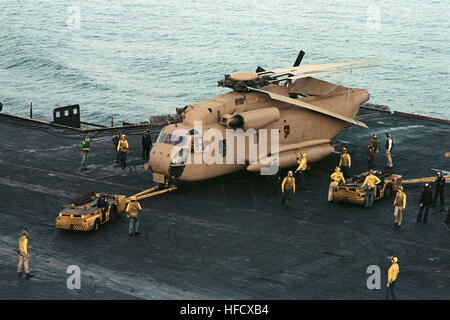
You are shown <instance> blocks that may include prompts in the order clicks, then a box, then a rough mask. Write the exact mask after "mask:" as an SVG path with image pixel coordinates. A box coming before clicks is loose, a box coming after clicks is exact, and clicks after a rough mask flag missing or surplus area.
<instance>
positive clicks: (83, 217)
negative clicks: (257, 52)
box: [56, 192, 127, 231]
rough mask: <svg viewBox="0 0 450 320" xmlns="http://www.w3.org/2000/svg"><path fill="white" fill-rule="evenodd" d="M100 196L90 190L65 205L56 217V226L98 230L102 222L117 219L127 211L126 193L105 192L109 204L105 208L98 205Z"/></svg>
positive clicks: (68, 228)
mask: <svg viewBox="0 0 450 320" xmlns="http://www.w3.org/2000/svg"><path fill="white" fill-rule="evenodd" d="M99 198H100V193H97V192H90V193H88V194H86V195H84V196H83V197H81V198H79V199H76V200H74V201H72V203H71V204H70V205H67V206H64V208H63V210H62V211H61V212H60V214H59V215H58V217H57V218H56V228H58V229H66V230H79V231H90V230H98V228H99V227H100V225H101V224H104V223H106V222H108V221H110V220H115V219H116V217H117V216H118V215H119V214H121V213H122V212H124V211H125V206H126V203H127V199H126V197H125V196H124V195H110V194H105V200H106V202H107V204H108V206H107V207H106V209H105V210H103V208H98V207H97V201H98V199H99ZM103 211H105V212H103Z"/></svg>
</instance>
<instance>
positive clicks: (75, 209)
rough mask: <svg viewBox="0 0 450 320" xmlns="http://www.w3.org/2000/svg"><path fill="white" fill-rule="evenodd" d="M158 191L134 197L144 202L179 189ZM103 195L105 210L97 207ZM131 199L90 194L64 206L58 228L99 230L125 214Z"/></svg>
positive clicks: (146, 191)
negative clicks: (146, 199)
mask: <svg viewBox="0 0 450 320" xmlns="http://www.w3.org/2000/svg"><path fill="white" fill-rule="evenodd" d="M158 189H159V186H156V187H153V188H151V189H148V190H144V191H142V192H139V193H137V194H135V195H133V196H135V197H136V200H142V199H145V198H148V197H153V196H156V195H159V194H162V193H165V192H169V191H173V190H176V189H177V187H176V186H174V185H172V186H168V187H167V188H164V189H161V190H158ZM101 195H104V197H105V200H106V206H105V208H98V207H97V202H98V199H99V198H100V196H101ZM131 197H132V196H130V197H128V198H127V197H126V196H124V195H110V194H101V193H98V192H90V193H88V194H86V195H84V196H83V197H81V198H79V199H76V200H74V201H72V203H71V204H70V205H66V206H64V208H63V209H62V211H61V212H60V213H59V215H58V217H57V218H56V228H58V229H65V230H78V231H91V230H94V231H95V230H98V229H99V227H100V225H102V224H104V223H106V222H108V221H113V220H115V219H116V218H117V217H118V216H119V215H120V214H121V213H123V212H124V211H125V208H126V206H127V203H128V202H129V201H130V198H131Z"/></svg>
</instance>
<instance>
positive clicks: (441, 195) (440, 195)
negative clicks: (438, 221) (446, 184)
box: [434, 190, 444, 209]
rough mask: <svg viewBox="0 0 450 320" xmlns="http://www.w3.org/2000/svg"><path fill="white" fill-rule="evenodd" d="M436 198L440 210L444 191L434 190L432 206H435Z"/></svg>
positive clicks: (442, 205) (442, 204)
mask: <svg viewBox="0 0 450 320" xmlns="http://www.w3.org/2000/svg"><path fill="white" fill-rule="evenodd" d="M438 198H440V202H439V203H440V207H441V209H442V207H444V190H442V191H439V190H436V192H435V193H434V205H436V204H437V200H438Z"/></svg>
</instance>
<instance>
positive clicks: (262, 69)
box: [255, 66, 266, 73]
mask: <svg viewBox="0 0 450 320" xmlns="http://www.w3.org/2000/svg"><path fill="white" fill-rule="evenodd" d="M263 71H266V69H264V68H262V67H260V66H258V68H256V71H255V72H256V73H258V72H263Z"/></svg>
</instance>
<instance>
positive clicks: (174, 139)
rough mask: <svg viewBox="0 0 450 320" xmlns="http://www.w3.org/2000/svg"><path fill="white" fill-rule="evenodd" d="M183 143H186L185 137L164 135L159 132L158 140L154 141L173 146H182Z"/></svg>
mask: <svg viewBox="0 0 450 320" xmlns="http://www.w3.org/2000/svg"><path fill="white" fill-rule="evenodd" d="M185 141H187V137H184V136H177V135H174V134H170V133H164V132H161V133H160V135H159V137H158V140H156V142H160V143H166V144H173V145H175V146H177V145H184V144H185Z"/></svg>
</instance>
